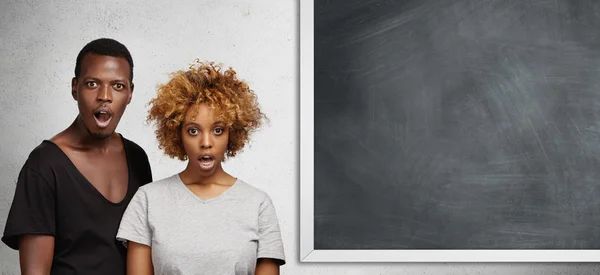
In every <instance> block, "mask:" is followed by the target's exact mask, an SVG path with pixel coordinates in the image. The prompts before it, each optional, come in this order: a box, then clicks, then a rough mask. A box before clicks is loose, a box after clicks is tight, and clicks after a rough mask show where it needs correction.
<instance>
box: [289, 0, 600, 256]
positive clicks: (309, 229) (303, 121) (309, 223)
mask: <svg viewBox="0 0 600 275" xmlns="http://www.w3.org/2000/svg"><path fill="white" fill-rule="evenodd" d="M313 26H314V2H313V0H303V1H300V262H600V251H598V250H557V249H553V250H529V249H528V250H515V249H512V250H480V249H478V250H452V249H449V250H429V249H424V250H409V249H407V250H316V249H314V167H313V165H314V140H313V138H314V135H313V133H314V130H313V127H314V101H313V100H314V86H313V85H314V76H313V72H314V28H313Z"/></svg>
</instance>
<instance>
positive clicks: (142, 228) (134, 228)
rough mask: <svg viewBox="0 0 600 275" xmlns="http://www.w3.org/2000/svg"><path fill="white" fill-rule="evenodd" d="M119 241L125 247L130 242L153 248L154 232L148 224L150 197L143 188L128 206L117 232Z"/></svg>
mask: <svg viewBox="0 0 600 275" xmlns="http://www.w3.org/2000/svg"><path fill="white" fill-rule="evenodd" d="M117 240H118V241H121V242H123V245H125V246H127V242H128V241H132V242H136V243H139V244H143V245H147V246H152V245H151V243H152V242H151V240H152V230H151V229H150V226H149V224H148V197H147V195H146V192H145V190H144V189H143V188H140V189H138V191H137V192H136V193H135V195H134V196H133V198H131V201H130V202H129V205H127V208H126V209H125V212H124V213H123V217H122V218H121V224H120V225H119V230H118V231H117Z"/></svg>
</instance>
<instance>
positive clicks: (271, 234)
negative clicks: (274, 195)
mask: <svg viewBox="0 0 600 275" xmlns="http://www.w3.org/2000/svg"><path fill="white" fill-rule="evenodd" d="M259 211H260V213H259V216H258V254H257V258H271V259H275V260H279V264H280V265H284V264H285V255H284V251H283V242H282V240H281V232H280V229H279V220H278V219H277V214H276V212H275V207H274V206H273V202H272V201H271V198H270V197H269V196H266V197H265V199H264V201H263V203H262V204H261V206H260V210H259Z"/></svg>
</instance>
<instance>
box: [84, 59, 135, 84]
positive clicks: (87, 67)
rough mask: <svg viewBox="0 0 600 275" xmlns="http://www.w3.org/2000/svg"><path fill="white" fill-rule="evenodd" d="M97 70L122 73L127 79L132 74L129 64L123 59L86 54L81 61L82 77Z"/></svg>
mask: <svg viewBox="0 0 600 275" xmlns="http://www.w3.org/2000/svg"><path fill="white" fill-rule="evenodd" d="M97 70H101V71H113V72H115V73H121V74H124V77H125V78H129V73H130V68H129V62H127V59H125V58H123V57H114V56H108V55H99V54H95V53H88V54H86V55H85V56H84V57H83V59H82V61H81V73H82V77H84V76H85V74H86V73H94V72H95V71H97Z"/></svg>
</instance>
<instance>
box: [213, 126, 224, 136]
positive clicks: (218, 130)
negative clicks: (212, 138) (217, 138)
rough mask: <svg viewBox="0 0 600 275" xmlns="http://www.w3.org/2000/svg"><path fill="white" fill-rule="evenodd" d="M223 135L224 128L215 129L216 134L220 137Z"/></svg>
mask: <svg viewBox="0 0 600 275" xmlns="http://www.w3.org/2000/svg"><path fill="white" fill-rule="evenodd" d="M222 133H223V129H222V128H216V129H215V134H217V135H220V134H222Z"/></svg>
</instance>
